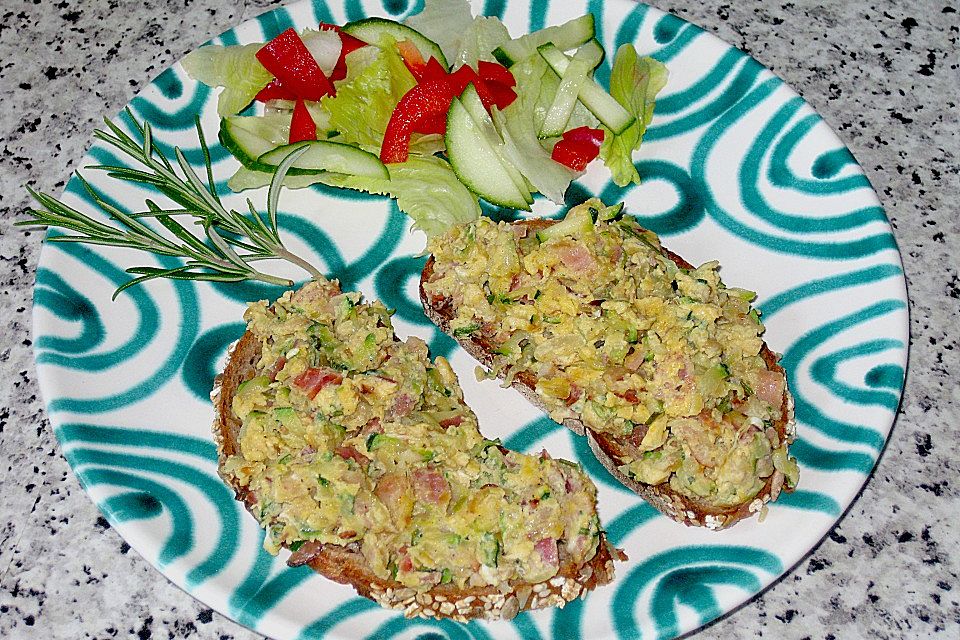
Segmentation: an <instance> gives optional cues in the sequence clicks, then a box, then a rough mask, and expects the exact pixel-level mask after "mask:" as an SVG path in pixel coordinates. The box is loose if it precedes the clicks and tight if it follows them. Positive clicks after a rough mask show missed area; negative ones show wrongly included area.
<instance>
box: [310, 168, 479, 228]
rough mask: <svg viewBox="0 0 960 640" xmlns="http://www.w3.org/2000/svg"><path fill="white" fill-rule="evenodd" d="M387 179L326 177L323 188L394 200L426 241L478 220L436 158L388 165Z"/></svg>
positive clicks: (473, 200) (470, 200)
mask: <svg viewBox="0 0 960 640" xmlns="http://www.w3.org/2000/svg"><path fill="white" fill-rule="evenodd" d="M387 170H388V171H389V172H390V178H389V179H384V178H367V177H361V176H336V175H334V174H327V175H326V176H325V178H324V180H323V182H324V184H328V185H330V186H336V187H346V188H348V189H356V190H358V191H366V192H368V193H373V194H377V195H386V196H390V197H391V198H396V200H397V207H399V209H400V210H401V211H403V212H404V213H406V214H407V215H408V216H410V217H411V218H413V223H414V228H417V229H422V230H423V232H424V233H426V234H427V237H428V238H432V237H433V236H436V235H439V234H441V233H443V232H444V231H446V230H447V229H449V228H450V227H452V226H455V225H458V224H465V223H468V222H471V221H473V220H476V219H477V218H479V217H480V203H479V202H477V196H475V195H474V194H473V193H472V192H471V191H470V190H469V189H467V187H465V186H464V185H463V183H462V182H460V180H459V179H458V178H457V175H456V174H455V173H454V172H453V169H452V168H451V167H450V163H448V162H447V161H446V160H443V159H442V158H437V157H411V158H410V159H409V160H407V161H406V162H400V163H396V164H388V165H387Z"/></svg>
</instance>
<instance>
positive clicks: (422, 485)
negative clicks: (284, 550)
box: [224, 282, 601, 590]
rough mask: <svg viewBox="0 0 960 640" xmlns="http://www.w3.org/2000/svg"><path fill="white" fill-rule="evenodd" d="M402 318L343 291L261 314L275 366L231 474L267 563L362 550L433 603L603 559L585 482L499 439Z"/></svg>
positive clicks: (249, 407) (265, 377)
mask: <svg viewBox="0 0 960 640" xmlns="http://www.w3.org/2000/svg"><path fill="white" fill-rule="evenodd" d="M391 313H392V312H390V311H388V310H387V309H386V308H384V306H383V304H381V303H379V302H373V303H364V302H363V301H362V300H361V296H360V294H358V293H340V292H339V289H338V288H337V286H336V284H334V283H329V282H323V283H321V282H314V283H310V284H308V285H306V286H305V287H304V288H303V289H301V290H300V291H298V292H297V293H292V292H288V293H286V294H285V295H284V296H283V297H282V298H280V299H279V300H277V301H276V302H275V303H274V304H273V305H270V306H268V305H267V303H266V302H259V303H255V304H252V305H250V307H249V310H248V311H247V313H246V316H245V318H246V320H247V321H248V323H249V324H248V327H249V330H250V331H252V332H253V333H254V334H255V335H256V336H257V337H258V338H259V340H260V342H261V345H262V358H261V360H260V362H259V364H258V366H257V374H258V375H256V376H255V377H254V378H252V379H250V380H249V381H247V382H245V383H243V384H242V385H241V387H240V388H239V389H238V391H237V393H236V396H235V398H234V401H233V410H234V412H235V413H236V415H237V416H238V417H239V419H240V420H241V421H242V430H241V432H240V437H239V454H238V455H235V456H232V457H230V458H229V459H228V460H227V461H226V463H225V467H224V471H225V473H227V474H229V475H232V476H234V477H235V478H236V479H238V480H239V482H240V483H241V484H242V485H244V486H247V487H249V489H250V491H251V492H252V494H253V496H254V502H255V506H254V508H253V510H254V512H255V515H256V516H257V517H258V519H259V521H260V523H261V524H262V525H263V526H264V527H265V528H266V530H267V537H266V541H265V547H266V548H267V550H268V551H271V552H272V553H276V552H277V551H278V550H279V548H280V547H281V546H287V547H289V548H290V549H291V550H293V551H294V552H295V554H296V552H297V551H298V550H300V549H301V547H302V546H303V545H305V544H309V545H311V547H308V548H318V546H319V544H321V543H323V544H335V545H342V546H350V547H351V548H353V549H355V550H357V551H359V552H360V553H362V554H363V556H364V557H365V559H366V562H367V564H368V566H369V567H370V568H371V569H372V571H373V572H374V573H375V574H376V575H377V576H378V577H380V578H383V579H388V578H393V579H395V580H397V581H399V582H401V583H403V584H404V585H406V586H409V587H413V588H415V589H418V590H426V589H429V588H431V587H433V586H435V585H437V584H442V583H448V582H453V583H455V584H457V585H458V586H461V587H463V586H465V585H469V586H482V585H505V584H506V583H508V582H509V581H512V580H521V581H525V582H530V583H533V582H539V581H542V580H546V579H549V578H551V577H552V576H554V575H555V574H556V573H557V571H558V569H559V565H560V561H561V559H562V558H563V559H571V560H572V561H574V562H577V563H583V562H585V561H587V560H588V559H589V558H591V557H593V555H594V554H595V553H596V549H597V544H598V540H599V534H600V531H601V529H600V525H599V520H598V518H597V513H596V488H595V486H594V485H593V484H592V482H591V481H590V480H589V479H588V478H587V477H586V475H585V474H584V473H583V471H582V470H581V469H580V468H579V467H578V466H576V465H574V464H572V463H568V462H566V461H563V460H553V459H550V458H549V457H547V456H546V455H545V454H544V455H541V456H530V455H524V454H520V453H516V452H512V451H508V450H506V449H503V448H502V447H500V446H499V443H498V442H495V441H491V440H487V439H485V438H484V437H483V436H482V435H481V434H480V432H479V430H478V427H477V419H476V417H475V416H474V414H473V412H471V411H470V409H469V408H468V407H467V406H466V405H465V404H464V403H463V396H462V393H461V390H460V387H459V384H458V382H457V379H456V376H455V374H454V372H453V370H452V369H451V368H450V365H449V363H448V362H447V361H446V360H445V359H444V358H437V359H436V360H435V361H433V362H431V361H430V359H429V356H428V354H427V346H426V345H425V344H424V343H423V341H422V340H420V339H418V338H410V339H409V340H407V341H406V342H400V341H398V340H397V339H396V338H395V336H394V332H393V328H392V326H391V323H390V315H391ZM301 553H302V551H301Z"/></svg>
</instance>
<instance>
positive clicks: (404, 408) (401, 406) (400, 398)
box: [392, 393, 417, 418]
mask: <svg viewBox="0 0 960 640" xmlns="http://www.w3.org/2000/svg"><path fill="white" fill-rule="evenodd" d="M415 406H417V403H416V400H414V399H413V396H411V395H409V394H407V393H400V394H397V397H396V398H394V400H393V409H392V412H393V415H395V416H398V417H401V418H402V417H403V416H406V415H410V412H411V411H413V408H414V407H415Z"/></svg>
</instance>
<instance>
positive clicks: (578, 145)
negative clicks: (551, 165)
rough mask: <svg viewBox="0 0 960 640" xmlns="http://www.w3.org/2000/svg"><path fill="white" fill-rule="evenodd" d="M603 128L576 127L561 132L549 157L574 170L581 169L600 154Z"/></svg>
mask: <svg viewBox="0 0 960 640" xmlns="http://www.w3.org/2000/svg"><path fill="white" fill-rule="evenodd" d="M602 143H603V129H591V128H590V127H577V128H576V129H571V130H570V131H566V132H564V134H563V137H561V139H560V140H559V141H558V142H557V144H556V145H554V147H553V152H552V153H551V154H550V157H551V158H553V160H554V161H556V162H559V163H560V164H562V165H565V166H567V167H570V168H571V169H573V170H574V171H583V170H584V169H586V168H587V165H588V164H590V161H591V160H593V159H594V158H596V157H597V156H598V155H600V145H601V144H602Z"/></svg>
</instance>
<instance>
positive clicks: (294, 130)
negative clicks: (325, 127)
mask: <svg viewBox="0 0 960 640" xmlns="http://www.w3.org/2000/svg"><path fill="white" fill-rule="evenodd" d="M316 139H317V125H316V123H315V122H314V121H313V117H312V116H311V115H310V111H309V110H308V109H307V105H305V104H304V103H303V100H297V104H296V105H295V106H294V107H293V117H292V118H291V120H290V144H293V143H294V142H302V141H303V140H316Z"/></svg>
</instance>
